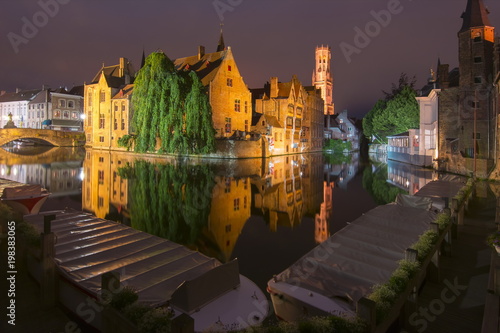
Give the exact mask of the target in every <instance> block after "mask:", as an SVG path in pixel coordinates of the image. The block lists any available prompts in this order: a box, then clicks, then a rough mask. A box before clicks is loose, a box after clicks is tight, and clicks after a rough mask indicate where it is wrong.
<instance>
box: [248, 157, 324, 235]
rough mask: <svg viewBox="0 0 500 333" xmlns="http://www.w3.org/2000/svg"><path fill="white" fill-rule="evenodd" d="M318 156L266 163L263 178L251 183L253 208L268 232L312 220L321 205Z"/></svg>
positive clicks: (280, 158) (320, 177)
mask: <svg viewBox="0 0 500 333" xmlns="http://www.w3.org/2000/svg"><path fill="white" fill-rule="evenodd" d="M321 157H322V156H321V155H307V156H302V155H295V156H289V157H279V158H273V159H270V160H266V161H267V163H268V164H267V165H266V170H265V173H264V176H263V177H261V178H260V179H255V180H253V181H252V184H253V185H254V189H255V191H254V193H253V198H254V208H255V209H256V211H258V212H259V213H261V214H262V215H263V216H264V218H265V220H266V221H267V223H268V224H269V227H270V229H271V230H272V231H276V230H277V228H278V226H287V227H295V226H297V225H298V224H300V223H301V221H302V218H303V217H304V216H306V215H309V216H314V215H315V214H316V213H317V212H318V208H319V205H320V203H321V199H322V196H321V182H322V176H321V171H322V161H319V160H318V159H321Z"/></svg>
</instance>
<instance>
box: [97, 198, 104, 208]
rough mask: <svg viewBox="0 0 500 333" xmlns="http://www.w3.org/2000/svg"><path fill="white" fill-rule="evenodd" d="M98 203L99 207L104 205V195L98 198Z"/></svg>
mask: <svg viewBox="0 0 500 333" xmlns="http://www.w3.org/2000/svg"><path fill="white" fill-rule="evenodd" d="M97 205H98V206H99V207H104V198H103V197H99V198H98V199H97Z"/></svg>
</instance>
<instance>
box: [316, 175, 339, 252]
mask: <svg viewBox="0 0 500 333" xmlns="http://www.w3.org/2000/svg"><path fill="white" fill-rule="evenodd" d="M333 186H334V183H333V182H331V183H328V182H324V187H323V199H324V201H323V203H322V204H321V206H320V212H319V214H316V218H315V229H314V239H315V240H316V243H318V244H319V243H323V242H324V241H326V240H327V239H328V237H330V230H329V227H328V220H329V219H330V215H331V214H332V210H333V203H332V195H333Z"/></svg>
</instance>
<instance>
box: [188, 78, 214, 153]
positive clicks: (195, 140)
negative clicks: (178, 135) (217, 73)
mask: <svg viewBox="0 0 500 333" xmlns="http://www.w3.org/2000/svg"><path fill="white" fill-rule="evenodd" d="M189 76H190V78H191V81H192V82H193V83H192V85H191V91H190V92H189V94H188V96H187V99H186V136H187V138H188V146H189V152H192V153H193V152H201V153H211V152H213V151H215V129H214V127H213V124H212V108H211V106H210V102H209V101H208V98H207V94H206V92H205V88H204V87H203V85H202V83H201V81H200V80H199V79H198V77H197V76H196V74H195V73H194V72H190V73H189Z"/></svg>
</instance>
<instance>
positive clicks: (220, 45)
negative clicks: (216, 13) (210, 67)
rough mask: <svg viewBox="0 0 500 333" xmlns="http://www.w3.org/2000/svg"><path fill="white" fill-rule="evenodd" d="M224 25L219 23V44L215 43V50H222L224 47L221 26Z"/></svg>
mask: <svg viewBox="0 0 500 333" xmlns="http://www.w3.org/2000/svg"><path fill="white" fill-rule="evenodd" d="M223 27H224V23H222V22H221V23H220V38H219V44H218V45H217V52H220V51H224V49H225V48H226V45H225V44H224V35H223V31H222V28H223Z"/></svg>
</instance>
